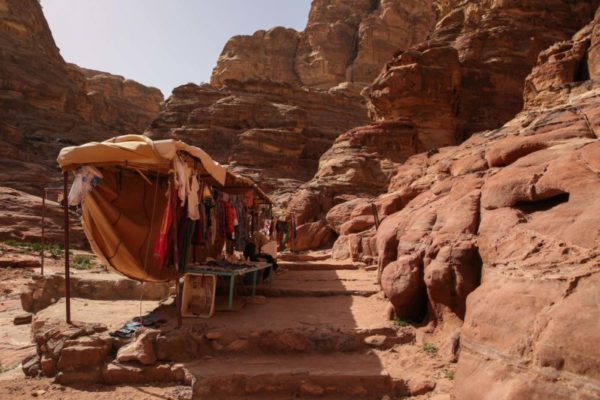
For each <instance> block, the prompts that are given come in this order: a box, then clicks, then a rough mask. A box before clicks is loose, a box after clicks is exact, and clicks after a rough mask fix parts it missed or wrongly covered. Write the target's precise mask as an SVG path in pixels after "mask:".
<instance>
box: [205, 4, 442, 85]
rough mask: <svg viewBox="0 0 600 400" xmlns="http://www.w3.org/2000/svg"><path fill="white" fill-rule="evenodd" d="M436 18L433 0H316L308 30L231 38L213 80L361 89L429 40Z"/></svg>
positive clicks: (271, 32) (275, 29) (264, 32)
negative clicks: (402, 53) (402, 54)
mask: <svg viewBox="0 0 600 400" xmlns="http://www.w3.org/2000/svg"><path fill="white" fill-rule="evenodd" d="M436 18H437V13H436V10H435V9H434V2H433V1H432V0H427V1H415V0H411V1H397V0H382V1H379V0H378V1H372V0H355V1H348V0H316V1H313V3H312V6H311V10H310V15H309V17H308V22H307V24H306V29H305V30H304V31H302V32H297V31H295V30H293V29H285V28H281V27H277V28H273V29H271V30H268V31H258V32H256V33H255V34H254V35H251V36H235V37H233V38H231V39H230V40H229V42H228V43H227V45H226V46H225V48H224V49H223V52H222V54H221V56H220V57H219V60H218V61H217V65H216V67H215V69H214V71H213V75H212V77H211V84H212V85H213V86H215V87H221V86H224V85H225V84H226V82H227V80H230V79H231V80H236V81H244V80H265V78H267V79H269V80H272V81H275V82H285V83H290V84H293V85H297V86H298V85H301V86H306V87H310V88H322V89H328V88H332V87H334V86H337V85H338V84H340V83H342V82H352V83H355V84H357V87H358V88H359V89H360V88H362V87H364V86H365V85H367V84H368V83H370V82H371V81H372V80H373V78H375V76H377V74H378V73H379V71H380V70H381V67H382V66H383V65H384V64H385V63H386V62H387V61H388V60H389V59H390V58H391V57H392V55H393V54H394V53H395V52H397V51H398V50H401V49H406V48H408V47H409V46H411V45H413V44H416V43H418V42H420V41H422V40H424V39H426V38H427V35H428V34H429V33H430V32H431V29H432V28H433V26H434V24H435V22H436ZM249 66H252V68H249Z"/></svg>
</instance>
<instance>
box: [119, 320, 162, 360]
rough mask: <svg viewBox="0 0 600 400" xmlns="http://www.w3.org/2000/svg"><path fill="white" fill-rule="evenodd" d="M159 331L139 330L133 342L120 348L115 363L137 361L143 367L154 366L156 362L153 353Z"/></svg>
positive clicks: (154, 352)
mask: <svg viewBox="0 0 600 400" xmlns="http://www.w3.org/2000/svg"><path fill="white" fill-rule="evenodd" d="M159 334H160V331H158V330H155V329H139V330H137V331H136V334H135V337H134V339H133V341H132V342H131V343H129V344H126V345H125V346H123V347H121V348H120V349H119V351H118V352H117V361H119V362H127V361H137V362H139V363H141V364H143V365H151V364H154V363H155V362H156V360H157V358H156V351H155V342H156V338H157V337H158V335H159Z"/></svg>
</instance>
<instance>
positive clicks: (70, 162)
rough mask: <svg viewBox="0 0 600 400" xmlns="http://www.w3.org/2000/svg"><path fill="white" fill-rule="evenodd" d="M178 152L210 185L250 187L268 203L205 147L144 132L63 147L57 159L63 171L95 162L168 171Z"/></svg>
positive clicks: (252, 184) (250, 183) (259, 191)
mask: <svg viewBox="0 0 600 400" xmlns="http://www.w3.org/2000/svg"><path fill="white" fill-rule="evenodd" d="M177 153H185V154H187V155H188V156H190V157H191V158H192V159H193V160H197V161H198V162H199V165H197V167H200V166H201V167H202V169H203V170H204V174H203V179H205V180H206V181H208V182H209V183H210V184H212V185H213V186H216V187H218V188H220V189H222V190H224V191H228V189H240V188H241V189H243V188H253V189H255V190H256V195H257V196H258V197H259V198H261V199H262V200H265V201H266V202H268V203H271V200H270V198H269V196H267V195H266V193H264V192H263V191H262V189H260V188H259V187H258V185H257V184H256V183H255V182H254V181H253V180H252V179H250V178H247V177H245V176H241V175H237V174H234V173H232V172H230V171H228V170H227V168H226V167H225V166H223V165H220V164H219V163H218V162H216V161H214V160H213V159H212V158H211V157H210V156H209V155H208V154H207V153H206V152H205V151H204V150H202V149H200V148H198V147H195V146H190V145H188V144H186V143H184V142H182V141H179V140H173V139H166V140H152V139H150V138H148V137H147V136H143V135H124V136H117V137H114V138H111V139H108V140H105V141H103V142H89V143H85V144H82V145H80V146H71V147H65V148H63V149H62V150H61V151H60V153H59V155H58V159H57V161H58V165H59V166H60V167H61V168H62V169H63V170H72V169H75V168H77V167H78V166H80V165H95V166H121V167H130V168H136V169H140V170H144V171H155V172H157V173H164V174H167V173H169V170H171V164H172V160H173V158H175V155H176V154H177Z"/></svg>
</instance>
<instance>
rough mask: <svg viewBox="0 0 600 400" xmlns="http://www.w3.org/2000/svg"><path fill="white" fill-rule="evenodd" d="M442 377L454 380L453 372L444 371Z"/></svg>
mask: <svg viewBox="0 0 600 400" xmlns="http://www.w3.org/2000/svg"><path fill="white" fill-rule="evenodd" d="M444 375H445V376H446V379H448V380H450V381H453V380H454V371H451V370H449V369H446V370H444Z"/></svg>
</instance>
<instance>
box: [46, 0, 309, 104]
mask: <svg viewBox="0 0 600 400" xmlns="http://www.w3.org/2000/svg"><path fill="white" fill-rule="evenodd" d="M42 7H43V9H44V14H45V15H46V19H47V20H48V24H49V25H50V29H51V30H52V34H53V36H54V40H55V41H56V45H57V46H58V47H59V48H60V52H61V54H62V56H63V58H64V59H65V60H66V61H67V62H73V63H75V64H77V65H79V66H82V67H86V68H92V69H98V70H101V71H106V72H110V73H113V74H117V75H123V76H125V77H127V78H131V79H135V80H136V81H138V82H140V83H143V84H145V85H151V86H156V87H158V88H159V89H161V90H162V92H163V94H164V95H165V97H168V96H169V95H170V94H171V90H172V89H173V88H174V87H175V86H179V85H182V84H184V83H187V82H195V83H200V82H203V81H204V82H208V81H209V80H210V74H211V71H212V68H213V67H214V66H215V63H216V60H217V57H218V56H219V54H220V53H221V50H222V49H223V46H224V45H225V43H226V42H227V40H228V39H229V38H230V37H231V36H234V35H240V34H251V33H254V32H255V31H256V30H259V29H269V28H272V27H274V26H285V27H290V28H294V29H297V30H302V29H304V26H305V25H306V20H307V18H308V11H309V8H310V0H42Z"/></svg>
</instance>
